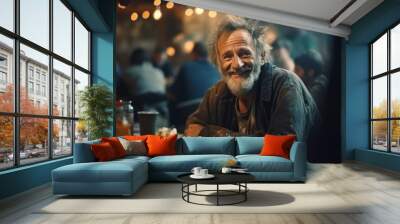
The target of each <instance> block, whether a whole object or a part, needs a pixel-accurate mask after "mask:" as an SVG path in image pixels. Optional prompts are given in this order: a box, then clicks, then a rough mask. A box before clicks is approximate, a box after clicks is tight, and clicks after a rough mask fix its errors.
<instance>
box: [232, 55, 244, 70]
mask: <svg viewBox="0 0 400 224" xmlns="http://www.w3.org/2000/svg"><path fill="white" fill-rule="evenodd" d="M243 65H244V63H243V61H242V59H240V57H239V56H237V55H234V57H233V62H232V68H234V69H237V68H240V67H242V66H243Z"/></svg>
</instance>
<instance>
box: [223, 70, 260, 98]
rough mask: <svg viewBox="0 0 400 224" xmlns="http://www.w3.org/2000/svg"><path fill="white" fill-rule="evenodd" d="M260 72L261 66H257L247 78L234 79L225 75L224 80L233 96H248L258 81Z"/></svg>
mask: <svg viewBox="0 0 400 224" xmlns="http://www.w3.org/2000/svg"><path fill="white" fill-rule="evenodd" d="M260 70H261V66H255V67H254V69H253V71H251V73H250V74H249V76H248V77H247V78H245V77H242V76H241V77H240V78H236V79H233V78H231V77H230V76H229V75H224V80H225V83H226V84H227V85H228V88H229V90H230V91H231V93H232V94H233V95H235V96H237V97H241V96H246V95H247V94H248V93H250V91H251V90H252V89H253V86H254V83H255V82H256V81H257V80H258V77H259V76H260Z"/></svg>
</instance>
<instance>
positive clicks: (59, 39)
mask: <svg viewBox="0 0 400 224" xmlns="http://www.w3.org/2000/svg"><path fill="white" fill-rule="evenodd" d="M53 17H54V20H53V51H54V52H55V53H57V54H59V55H61V56H63V57H65V58H66V59H68V60H71V59H72V58H71V48H72V43H71V38H72V22H71V18H72V12H71V11H70V10H69V9H68V8H67V7H66V6H65V5H64V4H63V3H62V2H61V1H60V0H54V1H53Z"/></svg>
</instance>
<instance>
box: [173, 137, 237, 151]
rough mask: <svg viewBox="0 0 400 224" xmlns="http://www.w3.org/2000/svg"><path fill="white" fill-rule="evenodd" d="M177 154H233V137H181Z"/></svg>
mask: <svg viewBox="0 0 400 224" xmlns="http://www.w3.org/2000/svg"><path fill="white" fill-rule="evenodd" d="M177 154H184V155H198V154H226V155H235V139H234V138H233V137H183V138H182V139H181V142H180V147H179V148H178V152H177Z"/></svg>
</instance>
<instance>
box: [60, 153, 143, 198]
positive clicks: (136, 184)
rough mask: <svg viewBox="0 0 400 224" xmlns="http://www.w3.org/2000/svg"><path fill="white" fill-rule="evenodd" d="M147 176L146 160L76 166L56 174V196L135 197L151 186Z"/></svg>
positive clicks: (91, 163) (62, 168)
mask: <svg viewBox="0 0 400 224" xmlns="http://www.w3.org/2000/svg"><path fill="white" fill-rule="evenodd" d="M147 174H148V164H147V161H146V160H145V159H144V158H131V159H121V160H115V161H108V162H90V163H74V164H70V165H66V166H63V167H59V168H57V169H55V170H53V171H52V177H53V192H54V194H69V195H97V194H101V195H131V194H133V193H135V192H136V191H137V190H138V189H139V188H140V186H142V185H143V184H144V183H146V182H147V180H148V175H147ZM73 186H75V187H73ZM78 186H79V187H78Z"/></svg>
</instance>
